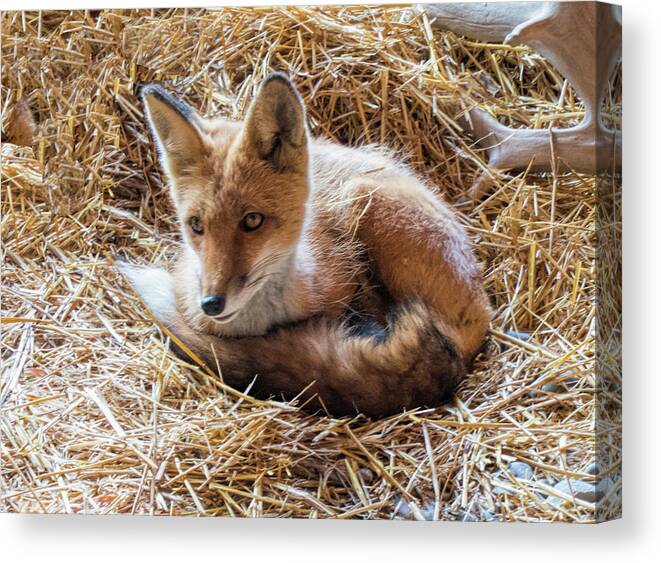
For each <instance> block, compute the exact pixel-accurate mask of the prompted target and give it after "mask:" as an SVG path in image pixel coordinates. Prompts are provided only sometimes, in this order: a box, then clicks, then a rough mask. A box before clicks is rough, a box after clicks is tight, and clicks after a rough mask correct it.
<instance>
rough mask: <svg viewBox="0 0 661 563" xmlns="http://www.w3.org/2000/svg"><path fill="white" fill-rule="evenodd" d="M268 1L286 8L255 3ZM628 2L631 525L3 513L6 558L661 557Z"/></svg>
mask: <svg viewBox="0 0 661 563" xmlns="http://www.w3.org/2000/svg"><path fill="white" fill-rule="evenodd" d="M358 1H359V0H354V2H353V3H358ZM385 2H387V0H385V1H384V3H385ZM257 3H261V4H276V3H278V2H274V1H264V0H262V1H261V2H260V1H259V0H257V1H255V2H252V4H257ZM280 3H285V1H281V2H280ZM289 3H291V4H295V3H297V4H305V3H307V4H312V3H319V2H300V1H299V2H293V1H292V2H289ZM336 3H338V2H336ZM220 4H233V5H238V4H251V2H245V1H243V2H242V1H236V0H235V1H230V2H228V1H227V0H225V2H221V1H218V0H217V1H215V2H214V1H213V0H212V1H209V0H166V1H158V0H156V1H154V0H137V1H134V2H130V1H126V0H123V1H118V0H105V1H104V0H95V1H93V2H90V1H89V0H88V1H87V2H83V1H80V0H78V1H70V0H56V1H55V2H52V1H51V2H46V1H43V0H42V1H34V0H21V1H20V2H19V1H18V0H0V7H2V8H3V9H16V8H19V7H20V8H21V9H25V8H30V9H36V8H39V9H54V8H72V7H86V8H90V7H95V8H101V7H137V6H141V7H142V6H145V7H164V6H184V5H188V6H193V5H195V6H200V5H210V6H211V5H220ZM622 4H623V12H624V58H625V61H624V69H625V71H624V72H625V77H626V78H625V81H624V89H625V93H624V99H625V120H624V121H625V131H624V135H625V137H626V141H625V143H624V159H625V164H624V190H623V191H624V225H625V226H624V263H625V267H624V307H625V313H624V346H625V354H624V372H625V387H624V395H625V398H624V401H625V402H624V409H625V416H624V419H625V426H624V438H625V440H624V442H625V463H624V475H625V478H624V518H623V519H622V520H619V521H616V522H611V523H607V524H601V525H594V526H580V525H562V524H527V525H524V524H516V525H513V524H469V523H462V524H457V523H434V522H429V523H424V522H398V523H392V522H329V521H314V522H313V521H285V520H229V519H212V518H207V519H195V518H165V517H157V518H150V517H145V516H142V517H127V516H110V517H103V516H46V517H44V516H29V515H13V514H9V515H8V514H1V515H0V561H4V562H12V561H28V562H30V561H42V560H43V561H48V562H57V561H71V562H74V561H86V562H89V561H93V562H94V563H97V562H104V561H117V560H122V559H123V560H126V561H131V562H132V561H170V560H174V561H201V560H202V559H201V558H204V559H205V560H208V558H213V560H214V561H215V560H218V561H236V560H241V559H245V560H247V561H254V560H269V561H277V560H279V559H283V560H287V561H298V560H301V561H303V560H305V561H315V563H316V562H318V561H327V560H328V561H331V560H332V561H337V560H340V561H342V560H345V559H348V560H357V559H359V558H360V559H364V560H365V561H366V562H371V561H375V560H379V561H390V560H393V561H417V560H421V561H461V562H462V563H463V562H468V563H471V562H473V561H488V562H489V563H492V562H493V563H495V562H499V561H507V562H508V563H512V562H525V561H534V562H535V563H543V562H546V561H553V562H554V563H555V562H559V561H562V562H574V561H576V562H583V561H585V562H591V561H595V560H599V561H604V562H609V561H618V562H620V561H625V562H626V563H633V562H637V561H652V560H656V561H658V560H659V559H658V557H659V555H660V554H661V517H660V514H661V494H660V489H661V459H660V456H659V442H660V436H659V428H660V422H659V415H660V413H661V393H660V385H659V382H660V381H661V373H660V369H659V363H660V362H659V352H660V351H661V342H660V339H659V336H660V335H659V330H658V326H659V320H658V319H659V315H661V310H660V309H659V301H660V298H659V295H660V289H661V283H660V273H661V271H660V268H659V261H660V260H661V250H660V242H661V241H660V237H659V231H660V230H661V216H660V212H659V209H660V205H661V197H660V195H661V181H660V179H661V172H660V171H659V165H660V164H661V143H660V142H659V137H660V136H661V119H659V113H660V111H661V79H660V78H659V75H660V72H661V41H660V39H661V28H660V27H659V21H660V19H659V18H660V16H661V9H660V6H661V3H659V2H656V1H651V0H648V1H645V0H623V2H622Z"/></svg>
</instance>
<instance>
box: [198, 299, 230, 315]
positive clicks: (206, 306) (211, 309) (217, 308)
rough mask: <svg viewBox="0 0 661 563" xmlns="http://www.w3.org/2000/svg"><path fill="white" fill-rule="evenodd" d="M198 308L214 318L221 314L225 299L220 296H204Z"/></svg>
mask: <svg viewBox="0 0 661 563" xmlns="http://www.w3.org/2000/svg"><path fill="white" fill-rule="evenodd" d="M200 306H201V307H202V310H203V311H204V313H205V314H206V315H209V316H210V317H215V316H216V315H220V314H221V313H222V312H223V309H224V308H225V298H224V297H222V296H220V295H206V296H204V297H203V298H202V303H200Z"/></svg>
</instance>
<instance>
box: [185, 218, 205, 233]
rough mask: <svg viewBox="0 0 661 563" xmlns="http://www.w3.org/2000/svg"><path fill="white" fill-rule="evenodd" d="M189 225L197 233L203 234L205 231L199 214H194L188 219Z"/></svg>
mask: <svg viewBox="0 0 661 563" xmlns="http://www.w3.org/2000/svg"><path fill="white" fill-rule="evenodd" d="M188 225H189V226H190V229H191V231H193V232H194V233H195V234H196V235H201V234H202V233H203V232H204V227H203V226H202V221H201V220H200V218H199V217H198V216H197V215H193V216H192V217H191V218H190V219H189V220H188Z"/></svg>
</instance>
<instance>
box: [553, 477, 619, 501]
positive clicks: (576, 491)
mask: <svg viewBox="0 0 661 563" xmlns="http://www.w3.org/2000/svg"><path fill="white" fill-rule="evenodd" d="M608 487H609V482H608V479H602V480H601V481H599V482H588V481H581V480H580V479H565V480H564V481H560V482H559V483H558V484H557V485H556V486H555V487H554V488H555V489H556V490H557V491H559V492H561V493H564V494H565V495H567V496H570V497H571V496H573V497H575V498H577V499H580V500H584V501H586V502H598V501H599V500H600V499H601V498H602V497H603V496H604V495H605V494H606V491H607V490H608ZM550 502H551V504H553V505H554V506H559V505H561V504H562V503H563V502H565V499H563V498H560V497H552V498H551V499H550Z"/></svg>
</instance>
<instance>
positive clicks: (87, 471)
mask: <svg viewBox="0 0 661 563" xmlns="http://www.w3.org/2000/svg"><path fill="white" fill-rule="evenodd" d="M2 43H3V45H2V47H3V50H2V66H3V68H2V70H3V73H2V116H3V133H4V137H3V141H4V142H3V145H2V178H3V182H2V238H3V246H2V259H3V266H2V316H3V324H2V362H3V364H2V379H1V387H0V409H1V410H0V429H1V432H2V437H1V442H0V448H1V449H0V457H1V460H2V465H1V467H0V489H1V491H0V510H4V511H11V512H17V511H25V512H48V513H55V512H84V513H94V514H101V513H136V514H176V515H183V514H191V515H224V516H268V517H300V518H314V517H318V518H407V519H432V518H438V519H451V520H455V519H459V520H503V521H544V520H551V521H569V522H573V521H580V522H592V521H595V520H596V519H600V518H610V517H615V516H617V515H618V514H619V510H620V491H621V482H620V477H619V475H620V469H619V468H620V461H619V460H620V447H621V444H620V441H619V440H620V439H619V433H618V432H617V430H618V428H619V423H620V419H619V391H618V390H619V383H620V381H619V370H618V369H617V365H618V362H619V357H618V350H617V346H616V345H615V344H613V340H614V341H615V343H616V342H617V338H618V335H619V329H618V326H619V302H618V300H617V294H616V292H615V294H613V292H609V291H608V287H609V280H613V279H617V276H618V275H619V269H618V268H619V267H618V260H619V255H618V245H617V244H613V245H610V246H608V248H609V249H610V250H609V251H608V252H606V253H604V254H603V256H601V258H600V257H599V253H598V252H596V249H597V250H598V247H597V246H596V244H597V234H596V233H595V225H596V224H600V225H602V226H603V227H604V233H605V234H603V233H600V236H602V235H603V236H605V237H607V238H606V239H605V240H607V241H610V242H613V241H615V243H617V240H618V237H619V229H618V225H617V216H618V213H619V207H618V206H619V203H618V201H617V198H613V196H612V193H613V191H614V190H616V188H617V186H616V185H615V184H613V183H612V182H611V181H609V180H607V179H606V180H603V179H602V180H599V179H597V178H595V177H591V176H585V175H583V176H579V175H576V174H571V173H567V174H563V175H553V174H546V175H543V174H541V175H530V174H529V175H526V174H524V173H517V174H510V175H505V174H501V173H498V172H497V171H493V170H489V169H488V167H487V166H486V165H485V155H484V153H483V151H482V150H478V149H477V148H476V145H475V139H474V138H473V136H472V135H471V131H470V127H469V126H467V124H466V122H465V121H464V119H463V116H464V115H465V111H466V110H467V109H468V108H470V107H472V106H473V105H475V104H478V105H480V106H481V107H483V108H486V109H488V110H489V111H491V112H492V113H493V114H494V115H496V116H498V118H499V119H501V120H502V121H503V122H505V123H508V124H512V125H515V126H527V127H549V126H551V125H552V126H554V127H565V126H568V125H570V124H573V123H575V122H577V120H580V118H581V117H582V106H581V103H580V101H579V100H576V99H575V98H574V96H573V93H572V91H571V88H567V87H565V88H563V82H564V80H563V79H562V77H560V76H559V75H558V73H557V72H556V71H555V70H554V69H553V68H551V67H550V66H549V65H548V64H547V63H546V62H545V61H544V60H543V59H542V58H541V57H540V56H538V55H536V54H535V53H533V52H531V51H529V50H528V49H526V48H524V47H517V48H510V47H504V46H500V45H487V44H481V43H476V42H472V41H469V40H466V39H462V38H458V37H456V36H453V35H452V34H450V33H445V32H442V31H440V30H436V29H434V30H432V27H431V26H430V23H429V21H428V20H427V18H426V17H425V16H424V15H420V14H419V13H417V12H416V11H414V10H412V9H410V8H406V7H404V8H402V7H372V8H365V7H363V8H359V7H356V8H348V7H345V8H259V9H247V8H242V9H223V10H220V11H212V10H195V11H193V10H188V11H187V10H156V11H149V10H145V11H100V12H82V11H80V12H43V13H41V14H39V13H20V12H5V13H4V14H3V16H2ZM272 69H274V70H285V71H288V72H289V73H290V74H291V75H292V76H293V77H294V80H295V82H296V84H297V86H298V88H299V89H300V91H301V93H302V95H303V97H304V99H305V101H306V103H307V107H308V116H309V122H310V126H311V128H312V130H313V132H314V133H315V134H324V135H327V136H329V137H332V138H334V139H336V140H338V141H340V142H343V143H347V144H362V143H382V144H386V145H388V146H389V147H392V148H393V149H395V150H397V151H398V152H399V153H400V154H401V155H403V156H404V157H405V158H406V159H407V161H408V162H409V163H410V164H411V165H412V166H413V167H414V168H415V169H417V170H418V171H419V172H420V173H421V174H422V175H424V176H425V177H426V178H428V179H430V181H431V182H432V183H433V184H434V185H436V186H438V190H439V193H442V194H444V197H446V198H447V199H448V200H449V201H451V202H454V203H455V204H459V202H460V201H461V198H462V195H463V194H464V193H465V192H466V190H467V189H468V188H469V187H470V185H471V183H472V182H473V181H475V180H476V178H477V177H478V176H479V175H480V174H482V173H486V174H489V175H491V176H492V178H493V182H494V187H493V189H492V190H491V192H490V195H489V196H488V197H486V198H484V199H483V200H482V201H480V202H477V204H475V205H467V206H466V205H464V206H463V207H461V209H462V220H463V221H464V222H465V225H466V227H467V229H468V231H469V233H470V235H471V237H472V239H473V240H474V243H475V250H476V253H477V254H478V256H479V257H480V259H481V261H483V263H484V264H485V275H486V285H487V288H488V291H489V294H490V296H491V298H492V301H493V304H494V308H495V311H496V314H495V318H494V320H493V323H492V330H491V336H490V339H491V342H490V345H489V347H488V352H487V353H485V354H483V355H482V356H481V357H480V358H479V359H478V361H477V364H476V367H475V371H474V372H473V373H472V374H471V375H470V377H469V378H468V379H467V380H466V381H465V382H464V383H463V384H462V385H461V387H460V388H459V390H458V392H457V394H456V398H455V399H454V400H453V401H452V402H451V403H449V404H447V405H444V406H441V407H439V408H437V409H434V410H426V411H417V412H409V413H403V414H401V415H400V416H395V417H392V418H389V419H386V420H381V421H376V422H374V421H367V420H365V419H363V418H361V417H357V418H355V419H352V420H349V419H342V420H334V419H329V418H326V417H315V416H310V415H306V414H303V413H302V412H299V411H298V410H297V409H296V407H295V405H288V404H283V403H280V402H275V401H272V402H262V401H257V400H254V399H252V398H251V397H250V396H248V395H245V394H243V393H241V392H237V391H234V390H232V389H229V388H227V387H225V386H224V385H223V384H222V383H221V382H220V381H219V380H218V379H216V378H214V377H211V376H210V375H208V374H207V373H206V372H205V371H204V370H203V369H200V368H197V367H191V366H188V365H186V364H184V363H182V362H181V361H179V360H178V359H177V358H176V357H175V356H174V355H173V354H172V353H170V352H169V351H168V349H167V346H166V345H165V344H164V342H163V340H162V338H161V335H160V334H159V331H158V328H157V327H156V326H155V325H154V323H153V322H152V321H151V320H150V317H149V315H148V314H147V312H146V310H145V308H144V306H143V304H142V303H141V301H140V300H139V298H138V297H137V296H136V295H135V294H134V293H133V292H132V291H131V290H130V288H129V286H128V284H127V282H126V281H125V280H124V279H122V278H121V276H120V275H119V274H118V273H117V271H116V270H115V269H114V267H113V265H112V260H111V255H112V254H120V255H123V256H126V257H128V258H129V259H130V260H132V261H134V262H137V263H142V264H147V263H160V264H167V263H168V261H169V260H171V259H172V255H173V253H174V250H175V248H176V244H177V241H178V238H179V237H178V232H177V226H176V224H175V222H174V221H173V215H172V206H171V203H170V201H169V199H168V195H167V191H166V189H164V185H163V181H164V180H163V177H162V175H161V173H160V171H159V168H158V166H157V163H156V159H155V154H154V149H153V147H152V146H151V144H150V142H149V139H148V136H147V131H146V128H145V126H144V124H143V120H142V114H141V109H140V107H139V104H138V102H137V100H136V98H135V96H134V87H135V85H136V84H137V83H138V82H140V81H162V82H164V83H166V84H167V85H168V87H169V88H171V89H172V90H174V91H176V92H178V93H179V94H180V95H181V96H182V97H183V98H185V99H186V100H187V101H188V102H189V103H190V104H191V105H193V106H195V107H198V108H200V109H201V111H202V112H205V113H220V114H224V115H228V116H232V117H240V116H241V114H242V112H243V110H244V109H245V108H246V104H247V103H248V102H249V100H250V99H251V95H252V93H253V91H254V88H255V86H256V85H257V84H258V83H259V81H260V80H261V79H262V78H263V77H264V76H265V75H266V74H267V73H268V72H270V70H272ZM619 80H620V71H619V69H618V70H617V72H616V75H615V76H614V77H613V81H612V86H613V87H612V92H611V93H610V95H609V96H608V97H607V99H606V101H605V103H604V112H605V119H606V120H607V121H609V122H610V123H611V124H615V125H617V123H618V110H619V104H620V99H619V93H618V90H619ZM565 86H566V85H565ZM561 92H562V96H561ZM21 99H23V100H25V101H26V102H27V105H28V106H29V108H30V109H31V110H32V113H33V114H34V118H35V122H36V124H35V126H34V137H33V138H32V139H30V136H31V130H32V127H31V126H30V124H29V123H28V122H27V121H26V120H25V119H23V121H21V117H20V116H21V115H24V114H25V112H24V111H22V110H21V105H20V104H19V105H17V102H18V101H19V100H21ZM24 109H25V108H24V107H23V110H24ZM17 124H18V125H17ZM19 125H22V127H23V131H22V132H21V131H16V129H17V127H18V126H19ZM26 131H27V139H28V142H25V141H21V138H25V133H26ZM21 133H23V135H22V134H21ZM17 143H18V144H17ZM21 144H23V145H27V146H21ZM599 186H601V190H602V191H601V192H599V193H600V194H601V195H603V194H606V196H607V197H602V198H601V199H607V200H609V201H610V204H609V205H605V206H603V209H601V208H600V207H599V206H598V205H597V199H596V195H597V188H598V187H599ZM600 209H601V210H600ZM596 258H597V260H596ZM599 260H601V262H599ZM600 263H601V265H602V267H601V268H600V267H599V264H600ZM599 272H601V275H602V278H603V280H602V281H603V282H604V283H603V284H602V286H603V287H602V289H603V291H601V292H599V291H597V289H598V287H599V284H598V281H599ZM595 299H598V300H599V301H598V302H599V303H600V304H604V307H603V308H602V309H600V310H599V313H597V312H596V311H595V307H594V303H595ZM602 311H605V315H606V317H607V318H606V319H605V320H604V319H599V318H598V314H601V313H602ZM600 323H601V324H600ZM595 325H598V326H600V327H601V329H602V333H603V334H605V335H607V336H608V337H609V338H610V339H611V340H609V341H608V342H609V343H607V345H606V347H605V348H606V349H607V350H609V351H610V355H609V354H605V355H604V357H605V358H606V360H605V361H603V362H602V364H603V365H602V367H603V368H604V369H603V371H604V373H605V374H606V375H605V376H603V377H601V378H596V377H595V340H596V339H595V335H596V333H597V330H596V329H595ZM604 331H605V332H604ZM597 388H598V389H599V390H600V393H599V395H598V398H599V400H598V401H597V400H596V397H597V395H595V390H596V389H597ZM595 430H597V431H598V432H597V434H595ZM597 458H598V459H597ZM517 460H518V461H522V462H524V463H526V464H527V465H528V466H530V468H531V469H532V475H531V474H523V475H522V474H521V472H520V471H515V469H514V468H515V467H517V466H516V464H515V465H512V462H514V461H517ZM595 460H596V461H597V462H598V464H599V467H598V468H597V469H595V468H594V466H593V467H592V468H590V467H589V466H590V465H591V464H593V463H594V462H595ZM519 467H520V466H519ZM517 473H518V476H517ZM594 473H598V475H594ZM566 479H575V480H580V481H582V482H585V483H592V484H594V483H595V482H597V483H599V484H600V486H601V487H602V488H603V487H605V492H603V496H602V497H601V501H600V503H599V507H598V510H597V511H596V510H595V503H593V502H591V501H590V499H587V500H585V497H580V495H576V494H575V492H576V491H575V490H574V487H570V488H569V490H568V491H565V492H564V493H562V492H558V489H554V488H553V487H554V486H557V483H558V482H561V481H563V480H566ZM574 482H576V481H574Z"/></svg>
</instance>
